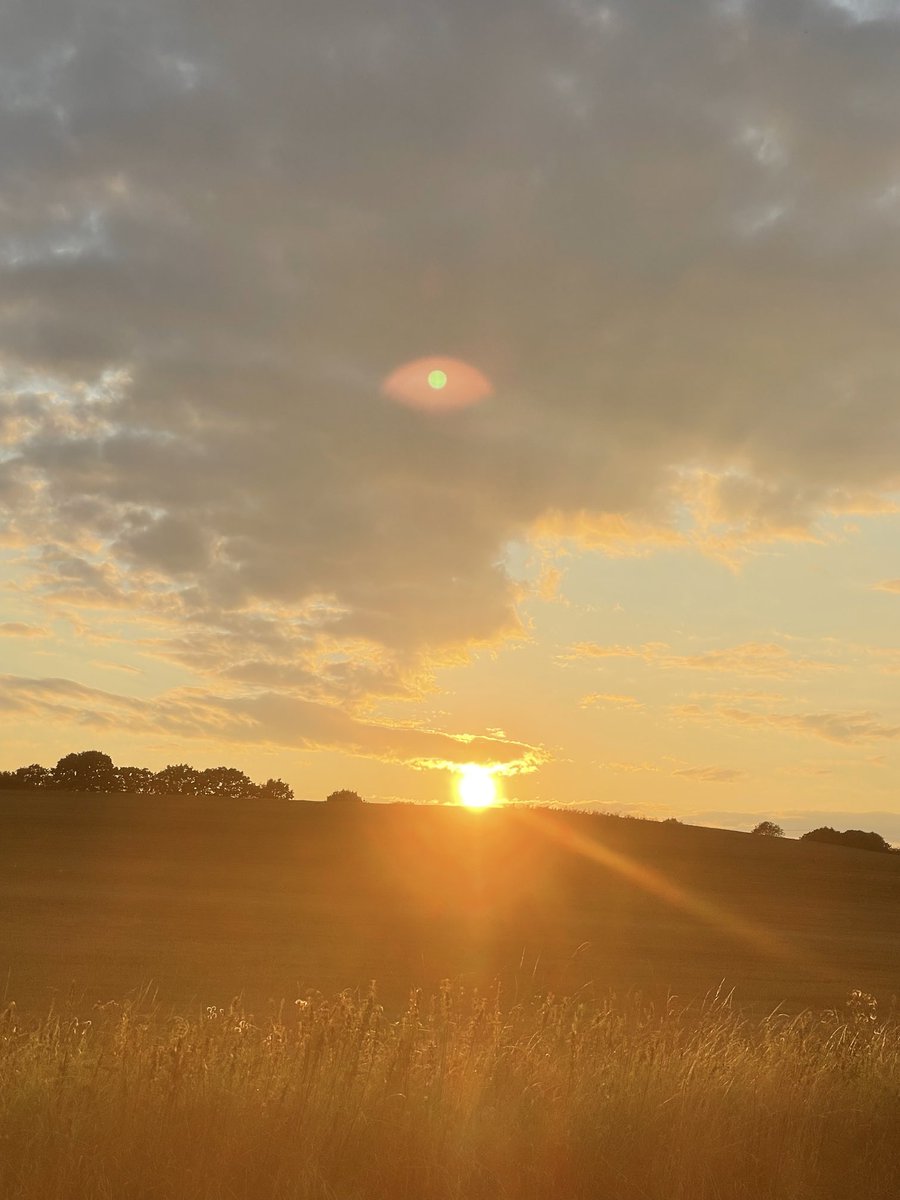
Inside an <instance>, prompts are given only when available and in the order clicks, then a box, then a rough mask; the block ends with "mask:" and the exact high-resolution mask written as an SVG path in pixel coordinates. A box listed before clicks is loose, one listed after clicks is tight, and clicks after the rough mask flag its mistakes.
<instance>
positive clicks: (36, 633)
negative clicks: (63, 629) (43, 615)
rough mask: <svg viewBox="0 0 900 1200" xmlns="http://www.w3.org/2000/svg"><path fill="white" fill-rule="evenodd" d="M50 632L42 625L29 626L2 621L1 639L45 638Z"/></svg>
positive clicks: (0, 626) (17, 622)
mask: <svg viewBox="0 0 900 1200" xmlns="http://www.w3.org/2000/svg"><path fill="white" fill-rule="evenodd" d="M49 636H50V631H49V630H47V629H44V628H42V627H41V626H40V625H28V624H26V623H25V622H24V621H0V637H13V638H45V637H49Z"/></svg>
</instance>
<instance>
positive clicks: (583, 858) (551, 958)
mask: <svg viewBox="0 0 900 1200" xmlns="http://www.w3.org/2000/svg"><path fill="white" fill-rule="evenodd" d="M444 977H453V978H456V979H459V980H461V981H462V982H463V983H465V984H471V985H475V984H484V983H489V982H490V981H491V980H492V979H494V978H499V979H500V980H502V981H503V984H504V987H505V989H506V994H507V995H509V996H512V995H514V994H520V995H522V994H524V993H526V992H531V991H535V990H538V991H543V990H546V989H552V990H554V991H556V992H563V993H571V992H573V991H574V990H575V989H577V988H579V987H581V986H582V985H584V984H586V983H588V982H593V983H594V984H595V985H596V987H597V989H599V990H600V991H605V990H607V989H612V990H614V991H616V992H617V993H619V994H621V993H624V992H629V991H635V990H639V991H640V992H641V993H643V994H644V995H647V996H649V997H657V996H663V995H665V994H666V993H667V992H670V991H671V992H674V993H675V994H676V995H678V996H679V997H680V998H681V999H682V1000H683V1001H690V1000H692V999H693V998H695V997H700V996H702V995H703V994H704V993H706V992H707V991H709V990H710V989H715V988H717V987H718V985H719V984H720V983H723V982H724V984H725V987H726V988H727V989H731V988H733V989H734V992H735V1000H736V1002H737V1003H738V1004H739V1005H741V1006H743V1007H744V1008H746V1009H748V1010H750V1011H753V1012H757V1013H761V1012H763V1011H764V1010H766V1011H768V1010H771V1009H772V1008H774V1007H775V1006H776V1005H777V1004H779V1003H781V1004H783V1005H784V1006H785V1007H786V1008H787V1010H788V1011H797V1010H799V1009H801V1008H805V1007H807V1006H812V1007H828V1006H840V1005H841V1004H842V1003H843V1001H844V1000H845V999H846V996H847V994H848V993H849V991H850V990H851V989H853V988H859V989H862V990H863V991H865V992H869V993H872V994H873V995H875V996H876V997H877V998H878V999H879V1000H880V1001H881V1002H882V1003H883V1004H888V1005H889V1004H890V1002H891V998H892V996H894V995H895V994H896V993H898V992H900V855H886V854H885V855H880V854H873V853H867V852H864V851H856V850H849V849H845V848H841V847H831V846H822V845H809V844H798V843H796V842H790V841H781V840H777V839H776V840H769V839H763V838H758V837H753V836H751V835H749V834H741V833H734V832H726V831H720V830H711V829H699V828H690V827H681V826H663V825H656V824H652V823H646V822H636V821H624V820H619V819H616V818H605V817H599V816H587V815H583V814H578V813H559V812H550V811H546V810H530V811H528V810H526V811H522V810H513V809H506V810H493V811H487V812H480V813H478V812H475V813H473V812H469V811H465V810H461V809H450V808H414V807H408V806H394V807H387V806H374V805H373V806H365V807H364V808H362V809H359V810H356V811H352V810H351V811H343V810H335V809H334V808H333V807H330V806H325V805H316V804H302V803H297V804H284V803H279V804H275V803H262V802H259V801H254V802H247V803H246V804H236V803H223V802H213V801H198V800H197V799H181V798H177V797H173V798H165V799H158V798H152V799H151V798H149V797H122V796H69V795H65V794H59V793H57V794H51V795H47V796H40V795H36V794H30V795H25V794H13V793H7V794H6V795H4V797H3V800H2V805H0V980H2V981H4V982H0V988H2V987H4V986H5V992H6V997H7V999H15V1000H16V1001H17V1003H18V1004H19V1005H20V1006H21V1007H27V1008H28V1009H32V1010H33V1009H42V1010H43V1009H46V1006H47V1004H48V1002H49V1001H50V1000H52V999H54V998H56V999H57V1000H59V999H62V998H65V997H68V995H69V994H70V993H71V992H73V991H74V994H75V996H76V997H78V998H79V1001H83V1002H84V1003H86V1004H87V1003H92V1002H93V1001H95V1000H98V999H100V1000H105V999H109V998H112V997H115V998H121V997H122V996H123V995H124V994H125V993H127V992H129V991H130V990H131V989H137V988H140V987H141V986H143V985H145V984H148V983H152V985H153V987H154V989H156V991H157V992H158V996H159V1000H160V1003H161V1004H162V1005H163V1006H164V1007H166V1008H169V1007H172V1006H175V1007H180V1008H184V1007H190V1006H192V1005H194V1006H201V1005H205V1004H221V1003H223V1002H227V1001H228V1000H229V999H230V998H231V997H232V996H234V995H235V994H238V993H241V994H242V995H243V998H244V1002H245V1004H246V1005H247V1006H248V1007H249V1008H253V1007H254V1006H258V1005H263V1004H265V1003H266V1001H267V1000H268V999H270V998H273V999H276V1000H277V999H280V998H286V999H288V1000H291V999H293V998H295V997H297V996H302V995H305V994H306V993H307V992H309V991H310V990H318V991H321V992H323V993H325V994H331V993H334V992H336V991H339V990H341V989H344V988H358V987H363V988H365V987H367V985H368V983H369V981H370V980H372V979H376V980H377V981H378V990H379V995H380V997H381V999H382V1001H383V1002H384V1003H385V1004H386V1005H387V1006H388V1008H392V1007H393V1008H397V1007H399V1006H401V1005H402V1004H403V1003H404V1002H405V1000H406V997H407V995H408V992H409V989H410V988H411V987H422V988H424V989H426V990H428V991H430V990H432V989H433V988H434V987H435V985H436V984H437V983H438V982H439V981H440V980H441V979H442V978H444Z"/></svg>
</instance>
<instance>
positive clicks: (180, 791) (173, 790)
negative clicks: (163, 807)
mask: <svg viewBox="0 0 900 1200" xmlns="http://www.w3.org/2000/svg"><path fill="white" fill-rule="evenodd" d="M199 779H200V772H199V771H196V770H194V768H193V767H189V766H188V765H187V763H170V764H169V765H168V766H167V767H163V769H162V770H161V771H157V772H156V774H155V775H154V776H153V789H152V790H153V792H154V794H155V795H157V796H196V795H197V787H198V782H199Z"/></svg>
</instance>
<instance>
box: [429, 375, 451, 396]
mask: <svg viewBox="0 0 900 1200" xmlns="http://www.w3.org/2000/svg"><path fill="white" fill-rule="evenodd" d="M428 386H429V387H431V388H434V390H435V391H436V392H439V391H440V390H441V388H443V387H446V386H447V373H446V371H429V372H428Z"/></svg>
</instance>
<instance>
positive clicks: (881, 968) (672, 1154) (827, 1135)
mask: <svg viewBox="0 0 900 1200" xmlns="http://www.w3.org/2000/svg"><path fill="white" fill-rule="evenodd" d="M898 913H900V856H898V855H879V854H872V853H866V852H864V851H854V850H847V849H844V848H841V847H832V846H822V845H805V844H804V845H800V844H797V843H792V842H784V841H779V840H774V841H772V840H767V839H761V838H754V837H752V836H750V835H745V834H739V833H728V832H724V831H716V830H707V829H692V828H687V827H681V826H669V825H655V824H652V823H644V822H634V821H621V820H615V819H604V818H600V817H592V816H587V815H583V814H577V813H554V812H547V811H524V810H518V811H514V810H507V811H489V812H483V813H470V812H466V811H463V810H455V809H441V808H431V809H429V808H410V807H375V806H371V807H369V806H366V807H364V808H362V809H359V810H355V811H354V810H348V811H341V810H335V809H334V808H333V807H329V806H322V805H312V804H274V803H271V804H263V803H260V802H253V803H251V804H227V805H223V804H221V803H219V804H215V803H212V802H201V801H196V800H184V799H178V798H166V799H162V800H155V799H154V800H150V799H147V798H137V797H134V798H130V797H108V796H93V797H88V796H66V795H63V794H50V795H46V796H40V795H11V794H6V795H5V796H4V797H3V799H2V805H0V953H2V954H3V956H4V961H3V964H2V965H3V969H4V972H5V974H6V985H5V992H6V997H5V1000H4V1002H3V1005H0V1196H2V1197H3V1200H113V1198H114V1200H257V1198H265V1200H269V1198H272V1200H546V1198H549V1197H557V1196H559V1197H561V1198H563V1200H595V1198H597V1197H601V1198H603V1197H610V1198H613V1200H857V1198H859V1200H863V1198H865V1200H888V1198H893V1197H895V1196H896V1194H897V1189H896V1170H895V1161H894V1156H895V1154H896V1149H897V1130H898V1128H900V1083H898V1079H900V1026H898V1023H897V1012H896V996H895V994H896V992H897V991H898V990H900V989H898V981H900V939H898V937H897V933H898ZM445 977H446V979H445ZM373 979H375V980H377V981H378V983H377V986H376V987H375V988H374V989H373V988H372V987H371V985H370V981H371V980H373ZM442 980H445V981H444V982H442ZM720 985H721V986H720ZM416 989H421V990H416ZM731 989H734V998H733V999H732V998H731V995H730V992H731ZM853 989H857V990H856V991H853ZM129 993H130V995H129ZM123 997H124V999H123ZM848 997H849V1000H848Z"/></svg>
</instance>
